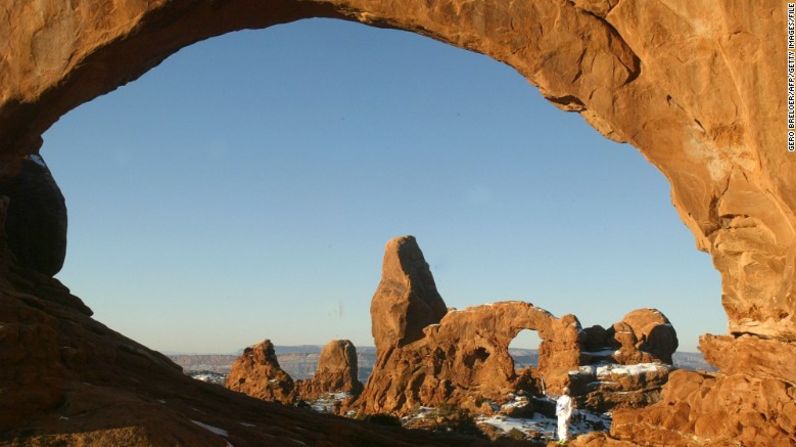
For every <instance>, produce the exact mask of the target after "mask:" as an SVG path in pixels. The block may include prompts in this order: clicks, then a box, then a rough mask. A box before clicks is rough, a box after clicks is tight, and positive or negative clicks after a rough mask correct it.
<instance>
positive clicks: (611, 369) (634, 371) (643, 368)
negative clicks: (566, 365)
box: [572, 363, 672, 379]
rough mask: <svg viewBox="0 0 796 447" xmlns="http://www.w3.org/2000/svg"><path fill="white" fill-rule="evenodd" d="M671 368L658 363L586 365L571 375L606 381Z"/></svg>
mask: <svg viewBox="0 0 796 447" xmlns="http://www.w3.org/2000/svg"><path fill="white" fill-rule="evenodd" d="M671 369H672V368H671V366H669V365H662V364H660V363H638V364H636V365H619V364H616V363H610V364H607V365H586V366H581V367H580V368H578V369H577V370H575V371H572V373H576V374H591V375H593V376H595V377H597V378H598V379H606V378H609V377H611V376H617V375H634V376H637V375H641V374H646V373H654V372H658V371H660V372H663V371H667V372H668V371H670V370H671Z"/></svg>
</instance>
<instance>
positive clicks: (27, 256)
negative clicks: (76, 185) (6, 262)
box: [0, 155, 66, 276]
mask: <svg viewBox="0 0 796 447" xmlns="http://www.w3.org/2000/svg"><path fill="white" fill-rule="evenodd" d="M0 195H3V196H6V197H8V198H9V199H10V204H9V206H8V212H7V217H6V235H7V238H8V245H9V248H10V249H11V252H12V253H14V256H15V257H16V261H17V262H16V263H17V265H18V266H20V267H24V268H29V269H31V270H35V271H37V272H40V273H42V274H45V275H50V276H53V275H55V274H56V273H58V271H60V270H61V267H62V266H63V264H64V258H65V257H66V203H65V202H64V196H63V195H62V194H61V189H60V188H58V185H57V184H56V183H55V180H54V179H53V177H52V174H51V173H50V170H49V168H47V165H46V164H45V162H44V159H43V158H42V157H41V156H39V155H30V156H28V157H27V158H26V159H25V160H23V161H22V164H21V166H20V171H19V173H17V174H16V175H14V176H9V177H7V178H4V179H3V178H0Z"/></svg>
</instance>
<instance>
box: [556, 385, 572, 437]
mask: <svg viewBox="0 0 796 447" xmlns="http://www.w3.org/2000/svg"><path fill="white" fill-rule="evenodd" d="M556 417H557V418H558V440H559V441H566V440H567V439H568V438H569V419H570V418H571V417H572V398H571V397H569V396H567V395H566V394H562V395H561V397H559V398H558V400H557V401H556Z"/></svg>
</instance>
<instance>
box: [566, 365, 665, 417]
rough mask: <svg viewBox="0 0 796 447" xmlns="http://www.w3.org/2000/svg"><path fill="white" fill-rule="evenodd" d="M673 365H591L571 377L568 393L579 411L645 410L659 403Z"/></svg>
mask: <svg viewBox="0 0 796 447" xmlns="http://www.w3.org/2000/svg"><path fill="white" fill-rule="evenodd" d="M672 369H673V367H672V366H671V365H665V364H659V363H641V364H635V365H618V364H605V365H588V366H581V367H580V368H578V369H577V370H576V371H572V372H570V374H569V382H570V384H569V389H570V392H571V394H572V396H574V397H575V398H576V399H577V401H578V407H579V408H588V409H590V410H594V411H598V412H601V413H602V412H605V411H611V410H614V409H616V408H622V407H632V408H638V407H646V406H648V405H650V404H653V403H655V402H658V401H659V400H660V398H661V388H663V386H664V385H665V384H666V383H667V381H668V379H669V373H670V372H671V371H672Z"/></svg>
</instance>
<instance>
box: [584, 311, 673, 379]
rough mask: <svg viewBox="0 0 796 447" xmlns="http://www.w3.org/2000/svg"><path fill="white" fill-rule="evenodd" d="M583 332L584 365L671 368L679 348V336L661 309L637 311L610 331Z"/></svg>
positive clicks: (587, 329)
mask: <svg viewBox="0 0 796 447" xmlns="http://www.w3.org/2000/svg"><path fill="white" fill-rule="evenodd" d="M583 332H584V339H583V347H584V352H583V359H582V361H581V364H593V363H599V362H612V363H621V364H624V365H632V364H635V363H650V362H658V363H666V364H671V363H672V354H674V352H675V351H677V346H678V340H677V332H676V331H675V330H674V327H673V326H672V324H671V322H669V319H668V318H666V316H665V315H664V314H663V313H662V312H661V311H659V310H657V309H636V310H634V311H632V312H630V313H628V314H627V315H625V316H624V318H622V321H619V322H617V323H614V325H613V326H611V327H610V328H609V329H607V330H606V329H603V327H602V326H592V327H589V328H586V329H584V330H583Z"/></svg>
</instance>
